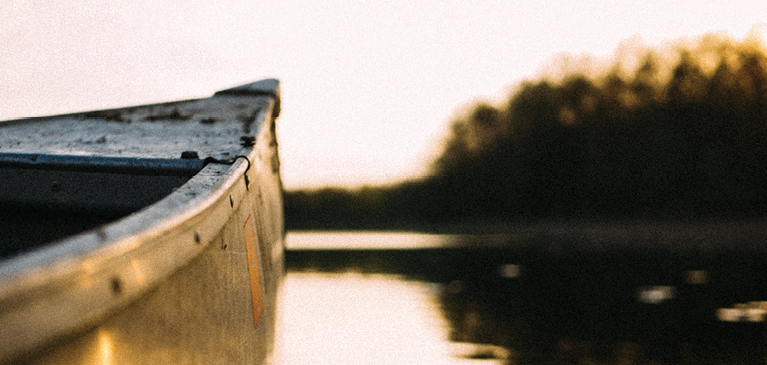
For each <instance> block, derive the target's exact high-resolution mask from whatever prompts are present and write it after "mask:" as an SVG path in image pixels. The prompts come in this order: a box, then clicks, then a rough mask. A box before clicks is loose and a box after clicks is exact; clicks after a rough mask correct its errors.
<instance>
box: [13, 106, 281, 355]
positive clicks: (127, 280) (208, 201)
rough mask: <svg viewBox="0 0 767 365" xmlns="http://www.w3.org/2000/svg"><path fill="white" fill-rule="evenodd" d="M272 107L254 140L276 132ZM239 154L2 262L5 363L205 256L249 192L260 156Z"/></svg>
mask: <svg viewBox="0 0 767 365" xmlns="http://www.w3.org/2000/svg"><path fill="white" fill-rule="evenodd" d="M271 104H272V105H271V106H272V108H268V110H267V111H264V112H262V113H260V114H261V117H262V118H263V119H261V123H260V125H259V127H258V133H256V135H258V134H260V133H262V129H263V128H271V124H272V123H273V122H272V121H273V119H274V117H273V114H272V112H271V111H272V110H273V108H274V106H275V104H276V101H275V100H273V101H272V103H271ZM240 152H241V153H240V154H241V155H244V156H246V157H247V159H237V160H235V161H234V162H233V163H232V164H231V165H228V164H218V163H210V164H208V165H206V167H205V168H203V170H202V171H200V173H198V174H197V175H195V176H194V177H193V178H192V179H190V180H189V181H188V182H187V183H186V184H184V185H182V186H181V187H179V189H178V190H176V191H175V192H173V193H172V194H170V195H169V196H167V197H166V198H164V199H162V200H161V201H159V202H157V203H155V204H153V205H151V206H149V207H147V208H145V209H143V210H141V211H139V212H136V213H135V214H133V215H131V216H128V217H125V218H122V219H120V220H117V221H115V222H112V223H110V224H107V225H105V226H102V227H100V228H97V229H95V230H92V231H88V232H84V233H81V234H79V235H75V236H72V237H69V238H67V239H64V240H62V241H59V242H57V243H54V244H51V245H49V246H47V247H45V248H42V249H39V250H37V251H33V252H30V253H27V254H25V255H21V256H19V257H16V258H12V259H9V260H7V261H5V262H2V264H0V336H2V337H3V338H4V341H3V346H2V347H0V363H4V362H7V361H10V360H13V359H14V358H17V357H18V356H22V355H24V354H28V353H30V352H31V351H34V350H35V349H37V348H39V347H41V346H43V345H45V344H48V343H51V342H52V341H55V340H56V339H60V338H63V337H65V336H67V335H71V334H73V333H75V332H78V331H82V330H85V329H87V328H90V327H92V326H93V325H95V324H96V323H98V321H99V320H101V319H103V318H105V317H106V316H108V315H109V314H110V313H112V312H113V311H115V310H117V309H119V308H121V307H123V306H125V305H127V304H129V303H130V302H132V301H134V300H135V299H137V298H139V297H140V296H141V295H142V294H144V293H146V292H147V291H149V290H150V289H152V288H153V287H155V286H156V285H158V284H159V283H160V282H161V281H162V280H163V279H165V278H166V277H168V276H169V275H171V274H173V273H174V272H175V271H177V270H178V269H179V268H181V267H183V265H185V264H186V263H188V262H189V261H191V260H192V259H193V258H194V257H196V256H197V255H198V254H200V253H201V252H202V251H203V249H204V248H205V247H206V246H207V245H208V244H209V243H210V240H211V239H213V237H214V236H215V235H216V234H217V233H218V232H219V231H220V230H221V229H222V228H223V227H224V225H225V224H226V223H227V220H228V216H229V215H230V214H228V213H229V212H231V211H236V210H237V208H238V207H239V205H240V204H241V203H242V201H243V199H245V198H246V196H247V194H248V192H247V189H248V188H247V186H246V179H247V178H246V174H250V173H254V172H253V171H248V165H249V164H250V161H255V160H256V159H257V158H258V153H257V149H255V148H248V147H243V148H242V149H241V151H240ZM250 179H251V180H252V177H251V178H250ZM53 314H55V315H53Z"/></svg>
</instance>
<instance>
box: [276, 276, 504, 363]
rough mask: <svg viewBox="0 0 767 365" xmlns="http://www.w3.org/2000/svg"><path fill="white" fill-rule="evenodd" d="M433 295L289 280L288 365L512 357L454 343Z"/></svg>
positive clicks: (388, 285) (333, 279)
mask: <svg viewBox="0 0 767 365" xmlns="http://www.w3.org/2000/svg"><path fill="white" fill-rule="evenodd" d="M433 291H434V287H433V286H432V285H430V284H428V283H425V282H418V281H412V280H405V279H403V278H402V277H398V276H393V275H361V274H354V273H345V274H343V273H339V274H328V273H290V274H288V276H287V277H286V281H285V285H284V289H283V293H282V294H283V296H282V313H281V318H282V324H281V328H282V332H281V335H282V337H281V338H280V344H279V347H280V348H281V357H282V363H283V364H285V365H287V364H301V365H303V364H456V365H457V364H482V363H487V364H499V363H500V362H499V361H498V360H495V358H496V357H497V356H508V354H507V353H506V352H504V351H505V350H504V349H501V348H498V347H497V346H484V347H482V346H477V345H474V344H470V343H467V344H451V343H450V342H448V341H447V340H446V338H447V333H448V326H447V323H446V321H445V320H444V318H442V317H441V316H440V315H439V302H438V301H437V297H436V296H435V295H434V292H433ZM471 357H474V358H481V357H485V361H483V362H476V361H470V358H471Z"/></svg>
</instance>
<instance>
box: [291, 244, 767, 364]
mask: <svg viewBox="0 0 767 365" xmlns="http://www.w3.org/2000/svg"><path fill="white" fill-rule="evenodd" d="M675 232H676V233H674V234H673V235H671V234H666V233H664V232H661V233H658V232H650V233H647V232H646V233H645V235H641V234H639V235H637V234H631V233H632V232H628V233H626V232H623V231H619V232H612V231H608V232H604V231H601V232H599V234H596V235H588V234H583V232H582V231H577V232H575V233H576V234H573V232H571V231H568V232H565V233H566V234H546V235H538V234H525V235H513V234H512V235H508V234H505V235H488V236H434V235H417V234H391V236H392V239H397V238H396V237H399V238H398V239H401V240H403V241H407V242H404V243H403V247H405V248H401V249H398V248H396V246H397V245H396V244H389V245H388V246H387V247H386V248H384V249H375V248H370V247H367V246H365V244H364V242H359V244H358V245H356V246H355V245H351V246H349V245H345V247H344V248H340V247H332V248H334V249H330V250H324V249H321V248H320V247H319V246H313V247H308V246H305V245H304V246H302V244H301V242H306V241H304V239H307V240H308V239H309V238H311V240H314V241H317V240H322V239H328V240H332V239H333V235H332V234H320V235H319V236H318V235H316V234H315V235H314V236H312V234H311V233H301V234H297V233H291V234H289V235H288V239H287V242H288V251H287V266H288V270H289V273H288V282H290V280H293V278H307V276H306V275H309V276H311V275H331V274H333V275H336V276H335V277H341V276H343V275H344V274H343V273H349V272H354V273H357V275H359V274H393V275H396V276H391V275H389V276H386V277H387V278H388V279H387V280H395V279H396V280H397V281H399V282H401V283H408V284H407V285H415V284H413V283H418V285H421V287H422V288H429V290H427V291H426V293H427V294H428V298H431V299H429V300H433V301H434V303H436V305H435V306H434V307H432V310H433V311H434V313H432V314H437V315H439V316H440V317H441V318H442V319H441V320H442V322H440V323H443V324H446V326H445V327H444V328H443V331H444V332H445V334H444V336H443V337H444V338H445V339H447V340H448V341H449V342H450V344H449V345H446V347H445V348H447V349H449V351H448V352H449V353H450V354H452V357H451V359H452V360H450V361H458V360H456V359H463V360H467V361H468V360H469V359H472V360H471V361H478V360H484V361H488V362H489V363H500V364H757V363H759V364H763V363H764V360H765V354H766V353H767V351H765V349H766V347H765V345H766V343H765V336H766V334H767V332H765V324H764V319H765V316H764V314H765V313H767V304H765V303H767V302H765V300H767V259H765V257H767V256H765V255H764V252H762V251H763V249H762V248H761V247H755V246H754V245H749V246H748V249H743V247H744V246H743V245H742V244H740V245H739V244H735V242H738V241H739V240H742V239H746V238H744V237H742V236H739V235H737V234H733V232H731V231H727V230H717V232H718V233H717V232H705V234H701V233H700V230H698V229H692V230H691V229H687V230H677V231H675ZM752 233H753V232H752ZM309 236H312V237H309ZM341 236H342V235H339V236H338V237H337V238H339V239H342V240H352V239H353V237H351V236H349V234H346V235H345V236H344V237H341ZM616 237H617V238H616ZM626 237H632V238H631V239H627V238H626ZM361 238H363V237H361ZM618 238H620V240H618ZM747 238H748V237H747ZM751 239H753V237H752V238H751ZM413 240H416V241H418V240H420V241H419V242H421V243H420V244H419V243H414V242H413ZM712 242H714V243H712ZM743 242H748V241H743ZM672 243H673V244H672ZM328 246H329V247H330V246H333V243H330V242H329V243H328ZM736 248H737V249H736ZM296 275H299V276H296ZM301 275H303V276H301ZM347 275H348V274H347ZM361 277H365V278H369V279H370V278H374V277H376V276H375V275H368V276H364V275H363V276H361ZM326 278H327V277H326ZM370 280H372V279H370ZM286 287H290V285H286ZM328 300H329V301H332V300H340V299H339V298H328ZM381 300H383V299H382V298H381V297H380V296H378V295H376V294H375V292H368V295H367V296H363V297H360V298H359V301H358V303H366V302H367V301H378V302H379V303H380V301H381ZM386 300H387V301H391V303H396V300H395V299H393V298H386ZM350 311H352V312H350ZM432 314H429V315H432ZM334 315H340V316H344V315H351V316H352V318H354V321H358V323H365V322H366V321H370V320H372V319H371V318H384V319H383V321H384V322H383V323H386V322H385V321H388V320H389V319H391V318H392V317H391V316H397V315H398V314H397V313H396V310H390V311H387V310H383V309H382V310H374V311H373V312H371V313H364V311H363V312H356V311H353V310H352V309H351V308H346V309H340V310H339V313H336V314H334ZM387 318H388V319H387ZM417 326H418V325H417V324H414V325H413V327H417ZM324 331H325V332H322V331H320V332H317V333H315V334H316V335H319V336H322V335H323V334H324V335H325V336H330V335H328V332H327V331H329V329H327V328H326V329H324ZM411 331H416V330H415V329H414V328H413V329H411ZM369 335H370V336H372V337H373V339H368V341H375V339H376V335H375V334H369ZM435 336H436V335H435ZM327 338H329V337H326V339H327ZM378 339H379V340H382V341H384V340H385V338H380V337H379V338H378ZM410 342H411V343H413V345H414V346H416V344H415V342H414V341H410ZM327 346H330V347H332V345H330V344H327ZM326 350H328V351H332V350H331V349H329V348H327V347H326ZM424 351H425V350H424ZM360 356H361V355H360ZM446 361H447V360H444V361H436V362H430V363H451V362H446ZM374 363H375V362H374ZM378 363H397V362H389V361H386V360H382V361H381V362H378Z"/></svg>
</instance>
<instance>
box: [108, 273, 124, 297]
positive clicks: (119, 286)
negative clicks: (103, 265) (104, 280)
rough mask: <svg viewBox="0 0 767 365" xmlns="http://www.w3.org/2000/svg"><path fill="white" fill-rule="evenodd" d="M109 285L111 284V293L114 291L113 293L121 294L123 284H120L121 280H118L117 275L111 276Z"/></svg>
mask: <svg viewBox="0 0 767 365" xmlns="http://www.w3.org/2000/svg"><path fill="white" fill-rule="evenodd" d="M110 285H111V286H112V293H114V294H115V295H120V294H122V291H123V288H122V286H123V284H122V281H120V278H119V277H117V276H115V277H112V280H111V281H110Z"/></svg>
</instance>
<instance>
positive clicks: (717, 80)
mask: <svg viewBox="0 0 767 365" xmlns="http://www.w3.org/2000/svg"><path fill="white" fill-rule="evenodd" d="M639 60H640V62H638V63H637V65H636V66H635V67H633V68H631V69H627V66H626V62H625V61H623V60H616V61H615V62H614V64H613V67H611V68H609V69H607V71H604V72H603V73H602V74H596V75H591V76H587V73H585V72H572V73H570V74H567V75H563V76H562V77H561V79H560V80H556V81H555V80H551V79H541V80H538V81H535V82H527V83H524V84H522V85H520V86H519V88H518V89H517V91H516V92H514V93H513V94H512V95H511V96H510V98H509V99H508V101H507V102H506V103H505V104H502V105H493V104H490V103H479V104H477V105H475V106H474V107H473V108H472V109H471V110H470V111H469V112H468V113H466V115H465V116H463V117H460V118H456V120H454V121H453V122H452V124H451V130H450V136H449V138H448V139H447V141H446V142H445V146H444V150H443V152H442V154H441V156H440V157H439V158H438V159H437V160H436V161H435V162H434V164H433V166H432V173H431V174H430V176H429V177H427V178H425V179H422V180H419V181H410V182H406V183H402V184H399V185H394V186H388V187H379V188H365V189H359V190H355V191H347V190H333V189H325V190H320V191H297V192H288V193H287V194H286V199H285V201H286V216H287V219H288V225H289V226H294V227H301V226H302V225H305V224H307V223H308V222H310V221H313V222H314V223H312V224H310V225H317V228H320V227H321V226H322V225H323V224H324V225H328V224H329V225H330V226H333V225H334V224H333V222H335V224H336V225H338V224H339V223H340V225H341V226H345V225H354V224H356V225H361V226H370V225H371V224H373V225H374V226H375V225H386V224H390V223H402V222H443V223H444V222H457V221H467V220H468V221H481V220H513V219H530V218H613V217H619V218H658V217H660V218H696V217H739V216H755V215H763V214H764V213H767V53H766V52H765V50H764V49H763V48H762V47H761V45H760V44H759V43H758V42H754V41H751V40H747V41H743V42H734V41H732V40H729V39H725V38H715V37H712V36H707V37H704V38H703V40H702V41H700V42H699V44H697V45H695V46H691V47H679V48H678V50H677V51H676V52H675V53H673V54H671V55H668V54H667V55H665V56H664V55H661V54H660V53H658V52H653V51H649V50H648V51H646V52H645V55H644V56H643V57H640V58H639ZM353 222H354V223H353ZM352 223H353V224H352ZM338 228H343V227H340V226H339V227H338ZM352 228H353V227H352Z"/></svg>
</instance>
